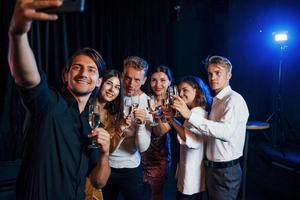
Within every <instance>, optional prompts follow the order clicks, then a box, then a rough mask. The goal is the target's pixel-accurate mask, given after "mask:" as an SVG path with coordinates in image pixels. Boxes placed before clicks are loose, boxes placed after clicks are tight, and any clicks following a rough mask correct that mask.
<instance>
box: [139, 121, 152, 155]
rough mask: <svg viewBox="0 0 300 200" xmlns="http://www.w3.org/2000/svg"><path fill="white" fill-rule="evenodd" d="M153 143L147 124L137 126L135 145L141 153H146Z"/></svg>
mask: <svg viewBox="0 0 300 200" xmlns="http://www.w3.org/2000/svg"><path fill="white" fill-rule="evenodd" d="M150 142H151V132H150V130H149V129H148V128H146V125H145V124H142V125H137V127H136V135H135V145H136V147H137V149H138V150H139V151H140V152H144V151H146V150H147V149H148V148H149V146H150Z"/></svg>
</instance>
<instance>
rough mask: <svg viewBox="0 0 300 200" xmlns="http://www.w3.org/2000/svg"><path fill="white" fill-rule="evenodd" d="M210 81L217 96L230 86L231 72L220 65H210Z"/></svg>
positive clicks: (208, 70)
mask: <svg viewBox="0 0 300 200" xmlns="http://www.w3.org/2000/svg"><path fill="white" fill-rule="evenodd" d="M207 72H208V81H209V85H210V87H211V89H212V90H213V91H214V93H215V94H217V93H219V92H220V91H221V90H222V89H224V88H225V87H226V86H228V85H229V80H230V78H231V72H229V71H228V69H227V68H226V67H224V66H222V65H220V64H210V65H209V66H208V68H207Z"/></svg>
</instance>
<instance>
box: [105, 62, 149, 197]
mask: <svg viewBox="0 0 300 200" xmlns="http://www.w3.org/2000/svg"><path fill="white" fill-rule="evenodd" d="M147 70H148V63H147V62H146V61H145V60H144V59H142V58H140V57H137V56H132V57H128V58H126V59H125V60H124V64H123V83H124V89H125V90H124V91H125V96H124V102H125V101H126V99H129V100H131V101H136V100H137V101H136V102H132V103H136V104H138V105H137V106H136V107H137V108H133V111H132V118H133V119H132V120H131V121H132V124H131V126H130V127H129V128H128V129H127V130H126V131H125V132H124V135H125V139H124V141H123V142H122V143H121V145H120V147H119V148H118V149H116V151H114V152H113V153H112V154H111V155H110V156H109V164H110V167H111V175H110V177H109V180H108V182H107V185H106V186H105V187H104V188H103V190H102V191H103V196H104V199H109V200H117V198H118V195H119V193H121V194H122V195H123V198H124V199H125V200H135V199H137V200H140V199H143V194H142V190H143V180H142V171H141V167H140V163H141V155H140V153H141V152H144V151H146V150H147V149H148V147H149V145H150V141H151V132H150V130H149V129H148V127H147V126H146V116H147V112H146V108H147V98H148V96H147V95H146V94H145V93H144V92H143V91H142V90H141V86H142V85H143V84H144V83H145V82H146V79H147V77H146V73H147ZM120 112H122V111H120Z"/></svg>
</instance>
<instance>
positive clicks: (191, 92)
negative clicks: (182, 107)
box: [178, 82, 197, 108]
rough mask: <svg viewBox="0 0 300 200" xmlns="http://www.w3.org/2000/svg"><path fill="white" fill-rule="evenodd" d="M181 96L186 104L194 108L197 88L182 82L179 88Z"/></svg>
mask: <svg viewBox="0 0 300 200" xmlns="http://www.w3.org/2000/svg"><path fill="white" fill-rule="evenodd" d="M178 89H179V96H180V97H181V98H182V100H183V101H184V103H186V105H187V106H189V107H190V108H193V107H194V104H195V97H196V91H197V90H196V88H194V87H192V86H191V85H190V84H188V83H186V82H181V83H180V84H179V86H178Z"/></svg>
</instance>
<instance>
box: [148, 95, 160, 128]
mask: <svg viewBox="0 0 300 200" xmlns="http://www.w3.org/2000/svg"><path fill="white" fill-rule="evenodd" d="M147 103H148V109H149V113H150V114H151V115H152V118H153V121H152V122H151V123H150V126H157V125H158V123H157V122H156V121H155V115H156V114H157V111H158V110H157V106H156V100H155V96H154V95H151V96H150V97H149V98H148V99H147Z"/></svg>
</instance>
